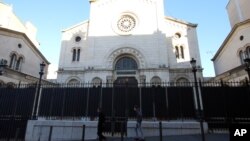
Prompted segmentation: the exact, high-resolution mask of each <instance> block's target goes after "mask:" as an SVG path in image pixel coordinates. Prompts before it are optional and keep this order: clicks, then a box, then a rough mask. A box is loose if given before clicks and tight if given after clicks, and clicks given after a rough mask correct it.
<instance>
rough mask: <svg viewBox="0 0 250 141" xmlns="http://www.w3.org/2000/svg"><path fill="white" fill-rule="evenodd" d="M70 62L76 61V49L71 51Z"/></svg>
mask: <svg viewBox="0 0 250 141" xmlns="http://www.w3.org/2000/svg"><path fill="white" fill-rule="evenodd" d="M72 61H76V49H73V55H72Z"/></svg>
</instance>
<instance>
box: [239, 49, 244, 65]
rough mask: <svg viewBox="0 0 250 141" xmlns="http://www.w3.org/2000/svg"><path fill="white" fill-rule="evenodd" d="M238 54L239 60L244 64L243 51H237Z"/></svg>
mask: <svg viewBox="0 0 250 141" xmlns="http://www.w3.org/2000/svg"><path fill="white" fill-rule="evenodd" d="M239 56H240V62H241V64H244V53H243V51H242V50H241V51H240V52H239Z"/></svg>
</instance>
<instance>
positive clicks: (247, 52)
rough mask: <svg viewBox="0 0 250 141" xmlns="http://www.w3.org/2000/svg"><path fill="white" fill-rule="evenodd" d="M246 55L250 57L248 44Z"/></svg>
mask: <svg viewBox="0 0 250 141" xmlns="http://www.w3.org/2000/svg"><path fill="white" fill-rule="evenodd" d="M246 53H247V54H246V56H247V57H248V58H249V57H250V46H247V48H246Z"/></svg>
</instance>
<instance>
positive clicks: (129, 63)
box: [115, 57, 138, 70]
mask: <svg viewBox="0 0 250 141" xmlns="http://www.w3.org/2000/svg"><path fill="white" fill-rule="evenodd" d="M137 69H138V66H137V63H136V61H135V60H134V59H133V58H130V57H122V58H120V59H119V60H118V61H117V62H116V65H115V70H137Z"/></svg>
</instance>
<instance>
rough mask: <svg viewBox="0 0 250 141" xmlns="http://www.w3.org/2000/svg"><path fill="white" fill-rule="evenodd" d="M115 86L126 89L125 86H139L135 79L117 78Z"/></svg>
mask: <svg viewBox="0 0 250 141" xmlns="http://www.w3.org/2000/svg"><path fill="white" fill-rule="evenodd" d="M114 85H115V86H120V87H125V86H129V87H131V86H134V87H137V86H138V82H137V80H136V79H135V77H117V79H116V80H115V82H114Z"/></svg>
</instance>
